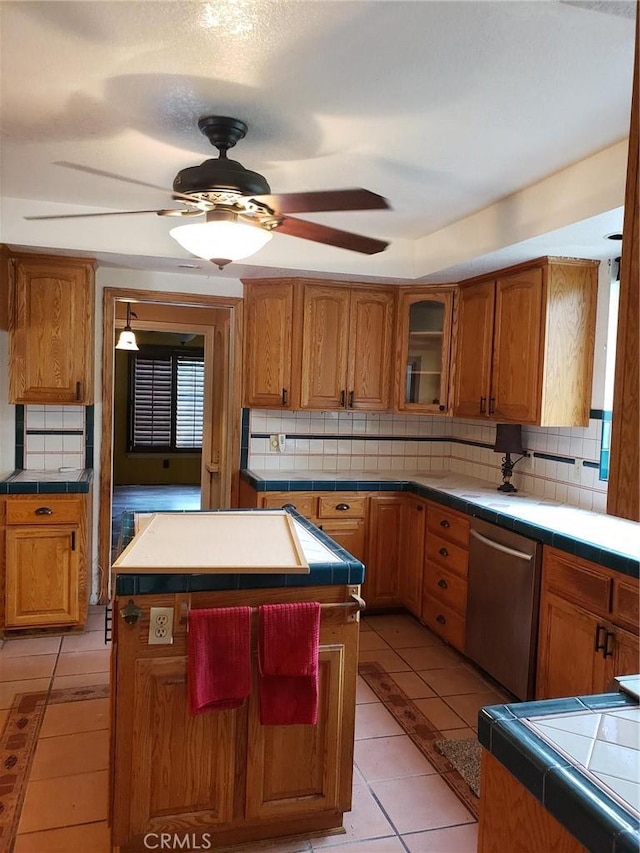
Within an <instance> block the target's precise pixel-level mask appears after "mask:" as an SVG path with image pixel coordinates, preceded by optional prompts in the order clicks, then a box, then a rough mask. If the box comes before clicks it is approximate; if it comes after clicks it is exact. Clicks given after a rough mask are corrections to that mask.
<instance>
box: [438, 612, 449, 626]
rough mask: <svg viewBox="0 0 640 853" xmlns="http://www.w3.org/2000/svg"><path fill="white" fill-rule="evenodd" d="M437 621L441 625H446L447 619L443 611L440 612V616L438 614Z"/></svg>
mask: <svg viewBox="0 0 640 853" xmlns="http://www.w3.org/2000/svg"><path fill="white" fill-rule="evenodd" d="M436 622H438V623H439V624H440V625H446V624H447V620H446V619H445V618H444V616H443V615H442V613H440V614H438V616H436Z"/></svg>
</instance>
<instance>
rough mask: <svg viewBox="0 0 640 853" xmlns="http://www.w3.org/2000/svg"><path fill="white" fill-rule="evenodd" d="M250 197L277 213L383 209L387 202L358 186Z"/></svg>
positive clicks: (387, 205) (385, 207)
mask: <svg viewBox="0 0 640 853" xmlns="http://www.w3.org/2000/svg"><path fill="white" fill-rule="evenodd" d="M251 198H252V199H255V200H256V201H259V202H261V203H262V204H266V205H268V206H269V207H270V208H271V209H272V210H274V211H277V212H278V213H316V212H320V211H324V210H384V209H387V208H388V207H389V202H388V201H387V200H386V198H383V197H382V196H381V195H377V193H372V192H370V191H369V190H363V189H360V188H358V187H356V188H355V189H350V190H319V191H318V192H308V193H271V194H270V195H255V196H251Z"/></svg>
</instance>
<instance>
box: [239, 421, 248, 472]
mask: <svg viewBox="0 0 640 853" xmlns="http://www.w3.org/2000/svg"><path fill="white" fill-rule="evenodd" d="M249 415H250V409H247V408H244V409H242V413H241V424H240V467H241V468H246V467H247V465H248V464H249Z"/></svg>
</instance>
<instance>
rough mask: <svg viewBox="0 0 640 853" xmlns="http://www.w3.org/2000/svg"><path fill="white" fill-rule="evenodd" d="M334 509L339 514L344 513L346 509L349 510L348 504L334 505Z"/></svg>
mask: <svg viewBox="0 0 640 853" xmlns="http://www.w3.org/2000/svg"><path fill="white" fill-rule="evenodd" d="M336 509H338V510H340V512H346V511H347V510H348V509H351V507H350V506H349V504H336Z"/></svg>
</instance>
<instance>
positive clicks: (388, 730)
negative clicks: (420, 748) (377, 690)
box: [356, 702, 404, 740]
mask: <svg viewBox="0 0 640 853" xmlns="http://www.w3.org/2000/svg"><path fill="white" fill-rule="evenodd" d="M401 734H404V732H403V730H402V728H401V727H400V726H399V725H398V723H396V721H395V720H394V718H393V717H392V716H391V714H390V713H389V712H388V711H387V709H386V708H385V707H384V705H383V704H382V703H380V702H377V703H376V704H375V705H358V706H357V708H356V740H361V739H363V738H372V737H386V736H392V735H401Z"/></svg>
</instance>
